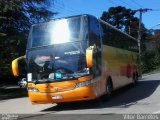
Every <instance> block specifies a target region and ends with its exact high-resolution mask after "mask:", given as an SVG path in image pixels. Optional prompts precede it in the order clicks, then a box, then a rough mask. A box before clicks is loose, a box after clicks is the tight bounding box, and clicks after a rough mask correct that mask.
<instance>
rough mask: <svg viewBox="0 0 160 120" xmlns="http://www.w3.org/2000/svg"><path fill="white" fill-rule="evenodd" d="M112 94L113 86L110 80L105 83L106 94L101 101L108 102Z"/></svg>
mask: <svg viewBox="0 0 160 120" xmlns="http://www.w3.org/2000/svg"><path fill="white" fill-rule="evenodd" d="M112 92H113V84H112V80H111V78H109V79H108V81H107V83H106V94H105V95H104V96H103V97H102V101H108V100H109V99H110V97H111V95H112Z"/></svg>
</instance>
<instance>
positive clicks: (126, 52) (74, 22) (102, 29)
mask: <svg viewBox="0 0 160 120" xmlns="http://www.w3.org/2000/svg"><path fill="white" fill-rule="evenodd" d="M20 58H22V57H20ZM24 59H25V61H26V66H27V67H26V69H27V83H28V84H27V89H28V95H29V98H30V101H31V103H32V104H45V103H57V104H58V103H65V102H73V101H85V100H94V99H96V98H99V97H101V96H110V95H111V93H112V92H113V91H114V90H116V89H118V88H121V87H123V86H126V85H128V84H131V83H132V84H136V82H137V80H138V79H139V78H140V77H141V71H140V66H139V65H140V63H139V62H140V61H139V52H138V42H137V40H136V39H135V38H133V37H131V36H129V35H128V34H126V33H123V32H121V31H119V30H118V29H116V28H115V27H113V26H111V25H110V24H108V23H106V22H104V21H103V20H101V19H97V18H96V17H94V16H92V15H87V14H85V15H77V16H71V17H65V18H60V19H54V20H51V21H49V22H45V23H39V24H34V25H32V27H31V29H30V33H29V37H28V43H27V49H26V55H25V57H24ZM20 60H22V59H20ZM18 61H19V59H16V60H14V61H13V62H12V70H13V71H14V72H13V74H14V73H15V74H14V75H15V76H18V75H19V74H20V72H19V71H18V67H17V66H18Z"/></svg>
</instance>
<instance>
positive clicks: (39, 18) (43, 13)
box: [0, 0, 55, 77]
mask: <svg viewBox="0 0 160 120" xmlns="http://www.w3.org/2000/svg"><path fill="white" fill-rule="evenodd" d="M53 1H54V0H53ZM53 1H50V0H0V51H1V53H0V58H1V59H0V77H1V76H8V75H10V74H11V61H12V60H13V59H15V58H16V57H18V56H21V55H24V54H25V49H26V41H27V36H28V32H29V28H30V26H31V25H32V24H34V23H38V22H44V21H47V20H49V19H50V18H51V17H52V16H53V15H54V14H55V13H53V12H52V11H50V10H49V9H48V8H49V7H48V6H49V5H50V4H52V2H53Z"/></svg>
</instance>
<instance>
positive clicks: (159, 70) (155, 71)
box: [144, 66, 160, 75]
mask: <svg viewBox="0 0 160 120" xmlns="http://www.w3.org/2000/svg"><path fill="white" fill-rule="evenodd" d="M155 73H160V66H158V67H157V68H156V69H154V70H152V71H150V72H147V73H144V75H150V74H155Z"/></svg>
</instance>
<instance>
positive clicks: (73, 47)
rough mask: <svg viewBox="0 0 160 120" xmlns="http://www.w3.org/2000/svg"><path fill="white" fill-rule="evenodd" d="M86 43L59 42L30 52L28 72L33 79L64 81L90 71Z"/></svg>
mask: <svg viewBox="0 0 160 120" xmlns="http://www.w3.org/2000/svg"><path fill="white" fill-rule="evenodd" d="M82 46H85V45H82V44H81V43H80V42H77V43H65V44H57V45H54V46H50V47H44V48H41V49H35V50H34V51H29V52H28V72H29V73H31V74H32V81H39V82H40V81H41V82H44V81H45V80H47V81H48V80H50V81H52V82H54V81H63V80H69V79H76V78H78V77H81V76H85V75H87V74H89V73H88V69H87V68H86V62H85V49H86V48H84V47H82Z"/></svg>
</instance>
